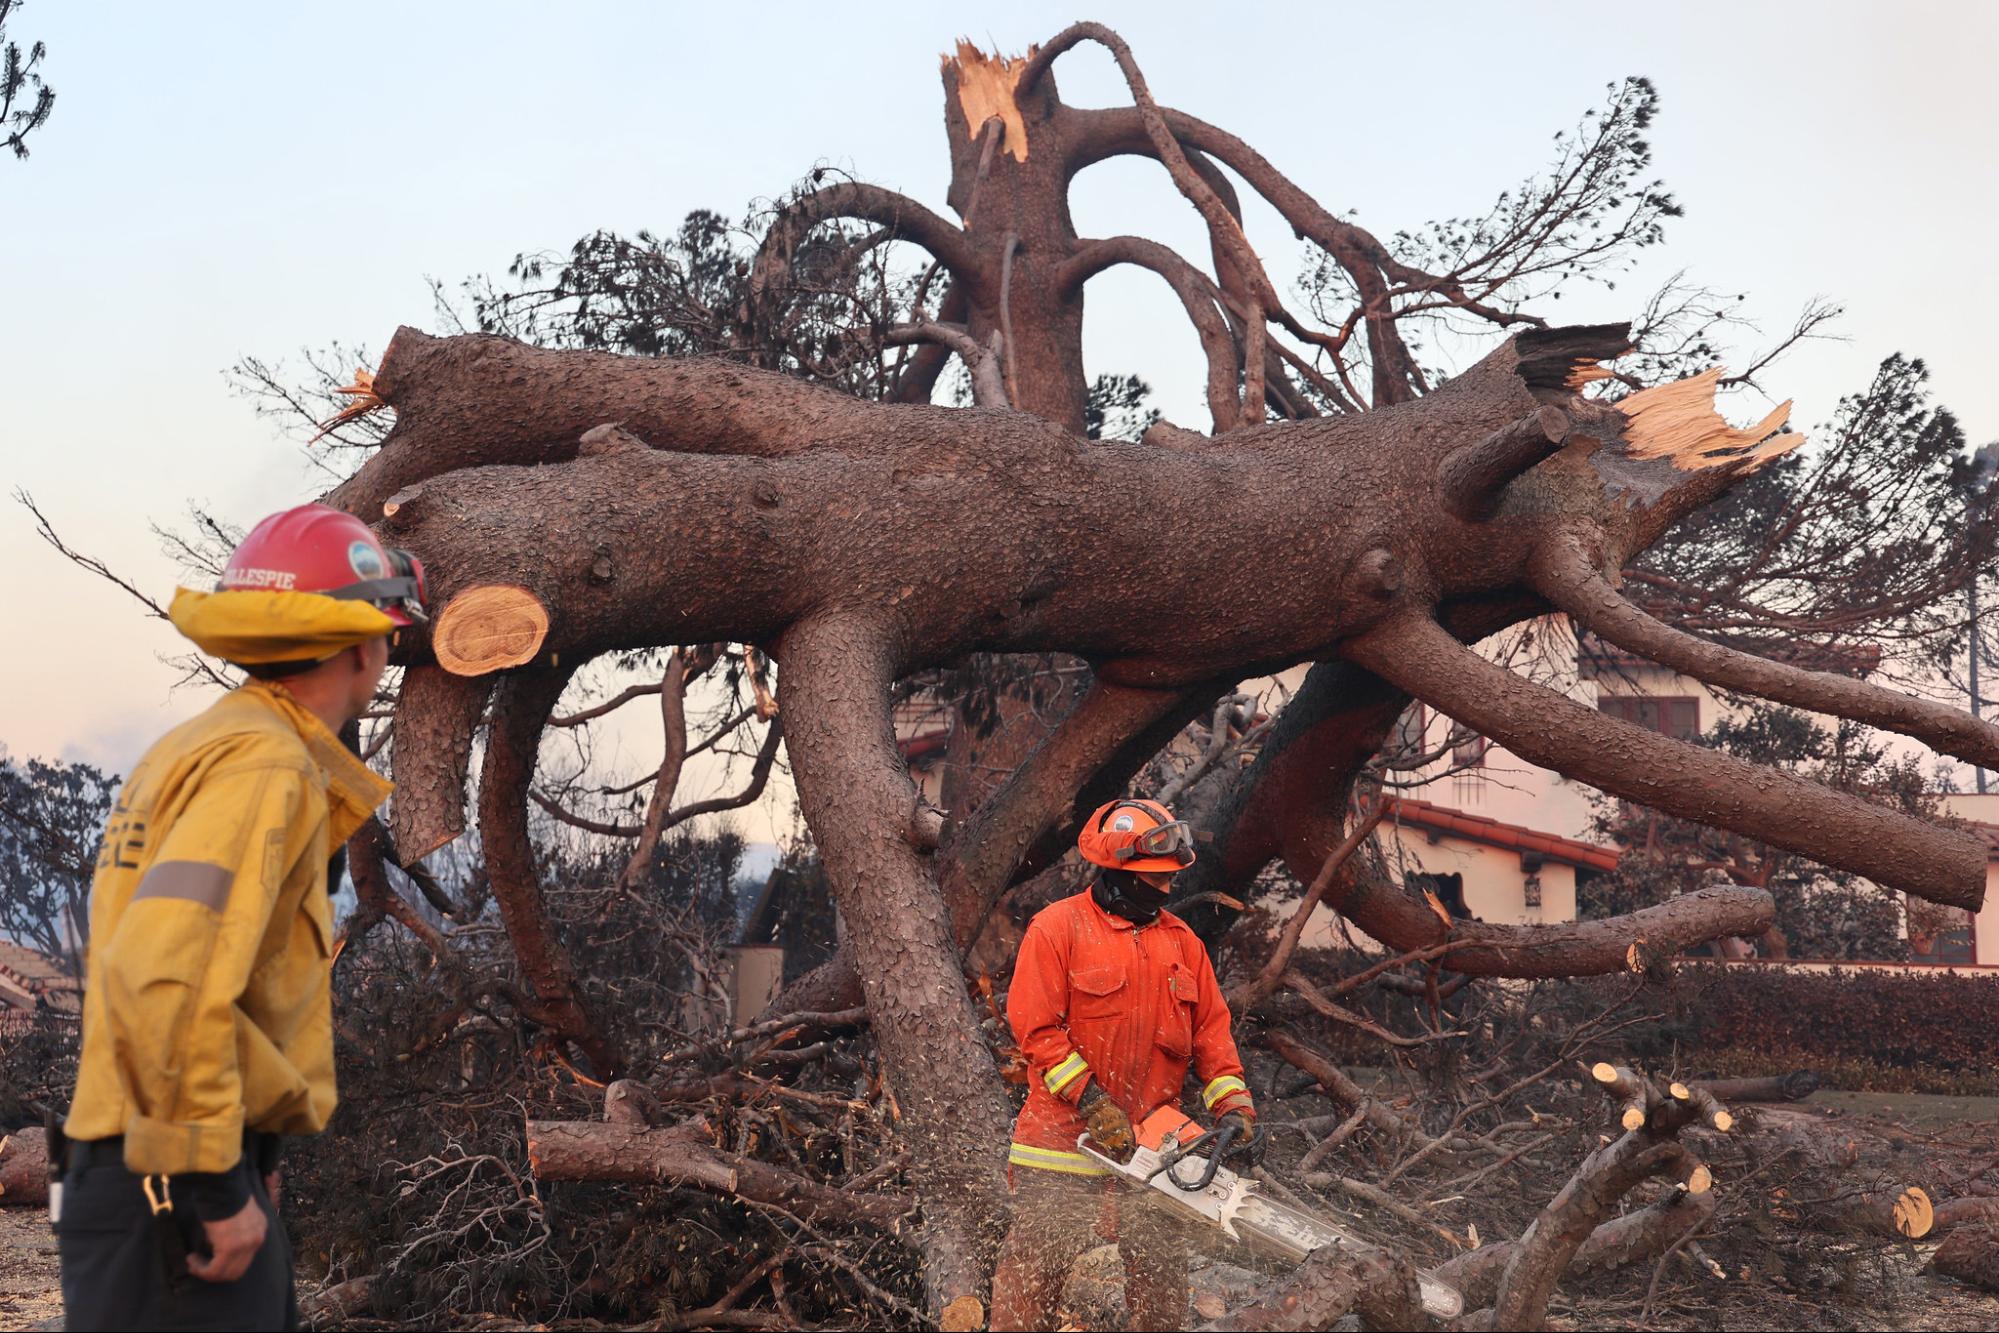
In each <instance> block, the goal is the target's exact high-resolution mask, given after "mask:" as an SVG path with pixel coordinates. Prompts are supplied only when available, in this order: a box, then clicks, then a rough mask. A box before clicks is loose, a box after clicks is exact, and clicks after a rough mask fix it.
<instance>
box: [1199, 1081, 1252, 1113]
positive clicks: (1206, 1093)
mask: <svg viewBox="0 0 1999 1333" xmlns="http://www.w3.org/2000/svg"><path fill="white" fill-rule="evenodd" d="M1248 1091H1249V1084H1247V1083H1245V1082H1243V1081H1242V1080H1241V1079H1239V1078H1237V1077H1236V1076H1235V1075H1234V1074H1223V1075H1222V1076H1221V1077H1220V1078H1218V1079H1216V1080H1215V1081H1214V1082H1212V1083H1210V1084H1209V1085H1208V1086H1207V1087H1205V1088H1203V1089H1201V1105H1203V1106H1205V1107H1207V1108H1208V1109H1209V1110H1211V1111H1212V1110H1213V1109H1214V1107H1215V1103H1216V1102H1218V1101H1220V1100H1221V1099H1222V1098H1224V1097H1226V1096H1228V1095H1229V1094H1230V1093H1232V1092H1248Z"/></svg>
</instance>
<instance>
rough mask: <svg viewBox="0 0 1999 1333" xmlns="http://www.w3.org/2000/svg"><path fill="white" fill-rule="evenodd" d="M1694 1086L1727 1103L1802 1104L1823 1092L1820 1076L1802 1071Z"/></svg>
mask: <svg viewBox="0 0 1999 1333" xmlns="http://www.w3.org/2000/svg"><path fill="white" fill-rule="evenodd" d="M1694 1086H1695V1087H1697V1088H1705V1089H1706V1090H1707V1091H1708V1092H1709V1093H1711V1094H1712V1095H1713V1096H1715V1097H1716V1098H1718V1099H1720V1100H1721V1101H1724V1102H1801V1101H1803V1100H1804V1099H1805V1098H1807V1097H1809V1096H1811V1095H1812V1094H1813V1093H1814V1092H1817V1091H1818V1090H1819V1076H1818V1075H1817V1074H1815V1073H1813V1072H1812V1071H1811V1070H1809V1069H1798V1070H1793V1071H1792V1072H1791V1073H1788V1074H1767V1075H1765V1076H1763V1077H1762V1078H1704V1079H1701V1080H1700V1081H1699V1082H1698V1083H1696V1084H1694Z"/></svg>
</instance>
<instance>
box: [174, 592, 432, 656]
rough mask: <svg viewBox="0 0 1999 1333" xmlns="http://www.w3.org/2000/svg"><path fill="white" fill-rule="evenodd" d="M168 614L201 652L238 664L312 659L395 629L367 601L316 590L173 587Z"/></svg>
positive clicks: (377, 637) (386, 618) (389, 620)
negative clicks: (290, 590)
mask: <svg viewBox="0 0 1999 1333" xmlns="http://www.w3.org/2000/svg"><path fill="white" fill-rule="evenodd" d="M167 619H169V620H171V621H173V626H174V628H175V629H177V630H179V631H180V632H181V633H182V634H183V635H185V636H186V637H187V638H188V639H189V640H191V641H192V642H193V643H194V646H195V647H197V648H199V649H201V651H202V652H204V653H207V654H209V655H210V656H211V657H219V658H222V659H223V660H224V661H226V662H235V663H237V664H239V665H242V666H263V665H265V664H267V663H271V662H310V661H316V660H319V659H322V658H327V657H331V656H333V655H334V654H335V653H337V652H339V651H340V650H341V649H343V648H352V647H355V646H356V645H357V644H363V643H366V642H368V640H370V639H379V638H381V637H383V636H384V635H388V634H393V633H395V631H396V622H395V621H393V620H391V619H389V617H388V616H387V615H386V614H385V613H384V612H382V611H380V610H378V609H377V608H375V607H373V606H370V605H369V604H368V603H367V602H362V601H355V600H352V599H343V598H339V597H328V596H326V595H325V594H324V593H317V592H265V591H261V590H257V591H252V590H246V589H239V590H237V591H234V592H196V591H195V590H194V589H192V588H177V589H175V590H174V600H173V605H172V606H171V607H169V608H168V609H167Z"/></svg>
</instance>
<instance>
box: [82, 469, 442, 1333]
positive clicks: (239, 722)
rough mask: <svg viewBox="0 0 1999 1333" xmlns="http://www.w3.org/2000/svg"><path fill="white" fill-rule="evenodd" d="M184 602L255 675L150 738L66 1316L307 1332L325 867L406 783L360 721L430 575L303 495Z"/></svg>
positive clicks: (101, 907)
mask: <svg viewBox="0 0 1999 1333" xmlns="http://www.w3.org/2000/svg"><path fill="white" fill-rule="evenodd" d="M170 615H171V618H172V620H173V623H174V625H175V627H176V628H178V629H179V630H180V631H181V633H182V634H184V635H186V636H187V637H188V638H190V639H192V640H193V641H194V642H195V644H196V645H197V646H198V647H200V648H201V649H202V650H203V651H204V652H208V653H211V654H213V655H215V656H217V657H221V658H224V659H226V660H228V661H230V662H233V663H235V664H237V665H238V666H240V667H242V668H243V670H244V671H245V672H246V673H247V674H248V675H249V677H250V680H249V681H248V682H247V683H246V684H244V685H243V686H242V687H241V688H239V689H237V690H234V691H232V692H231V693H229V694H228V695H225V696H224V697H223V698H221V699H219V700H218V701H216V703H215V704H214V705H213V706H212V707H210V708H209V709H208V710H207V711H206V712H204V713H203V714H201V715H200V716H199V717H196V718H195V719H193V720H192V721H190V722H187V723H185V724H184V725H182V726H180V727H177V728H175V729H174V730H173V731H171V732H169V733H167V735H166V736H165V737H163V738H162V739H161V740H160V741H159V742H158V743H156V744H155V745H154V746H153V747H152V749H150V750H149V751H147V753H146V755H145V757H144V759H142V760H141V761H140V762H139V764H138V766H137V767H136V768H134V769H133V771H132V774H131V777H130V778H129V779H128V780H127V781H126V783H125V786H124V788H123V790H122V791H121V792H120V793H119V797H118V803H117V805H116V807H115V809H114V810H113V812H112V815H111V818H110V821H109V823H108V824H107V826H106V828H105V831H104V841H103V844H102V847H101V850H100V853H99V856H98V861H97V874H96V878H95V880H94V881H93V882H92V885H91V891H90V939H91V946H90V955H89V959H88V962H87V966H86V973H85V990H84V1002H83V1051H82V1055H81V1059H80V1061H79V1065H78V1071H77V1085H76V1096H75V1098H74V1099H73V1101H72V1102H71V1106H70V1113H69V1118H68V1120H67V1121H66V1122H65V1123H64V1126H63V1135H62V1137H63V1139H64V1140H65V1141H66V1142H65V1145H64V1146H63V1150H62V1151H63V1157H62V1163H63V1176H62V1189H61V1192H60V1194H59V1196H58V1197H59V1199H60V1204H59V1207H58V1212H57V1220H56V1232H57V1240H58V1251H59V1253H60V1254H61V1257H62V1286H63V1304H64V1307H65V1314H66V1321H67V1322H66V1326H67V1327H68V1328H70V1329H72V1330H81V1329H95V1328H168V1327H174V1328H258V1329H263V1328H292V1327H296V1326H297V1323H298V1311H297V1306H296V1303H295V1302H294V1300H293V1296H292V1277H291V1248H290V1245H289V1243H288V1242H287V1241H286V1239H285V1234H284V1228H283V1226H282V1224H280V1223H279V1221H278V1219H277V1210H276V1204H275V1202H274V1199H275V1194H276V1184H277V1181H276V1173H277V1145H278V1136H280V1135H287V1134H315V1133H318V1132H319V1131H320V1130H322V1129H324V1128H325V1127H326V1122H327V1119H328V1117H329V1116H331V1115H332V1113H333V1105H334V1089H333V1025H332V1012H331V975H332V944H333V921H332V909H331V905H330V903H329V901H328V898H327V893H328V885H327V877H328V862H329V859H330V858H331V857H332V856H333V854H334V853H335V852H336V851H337V850H338V849H339V848H340V846H341V845H342V844H343V843H344V842H345V841H346V839H347V837H348V835H349V834H351V833H353V832H354V830H355V829H356V828H357V827H358V826H359V825H360V824H361V823H362V822H363V821H364V820H366V819H367V817H368V816H369V814H370V813H371V812H372V811H373V810H374V809H375V807H376V806H377V805H379V804H380V803H381V801H382V799H383V798H384V797H385V796H386V795H387V794H388V790H389V788H388V784H387V783H386V782H384V781H383V780H382V779H381V778H379V777H377V776H375V774H373V773H371V772H370V771H369V770H368V768H367V767H366V766H365V765H364V764H363V763H362V762H361V760H360V759H359V757H357V756H356V755H355V754H353V753H352V752H351V751H349V750H348V749H347V747H345V746H344V745H342V744H341V742H340V740H339V739H338V735H337V733H338V732H339V731H340V730H341V729H342V728H343V727H345V726H346V725H347V724H349V723H351V722H353V721H354V720H356V719H357V718H358V717H359V716H360V714H361V712H362V711H363V710H364V709H365V708H367V706H368V705H369V703H370V701H371V700H372V699H373V697H374V693H375V688H376V685H377V683H378V682H379V681H380V679H381V675H382V671H383V668H384V667H385V666H386V665H387V662H388V653H389V640H390V636H391V635H392V634H393V633H394V632H395V631H396V629H397V627H398V626H402V625H408V624H411V623H413V620H415V619H417V618H420V617H421V615H422V567H421V566H420V565H419V564H418V563H417V562H416V561H415V560H414V558H413V557H410V556H409V555H408V554H407V553H405V552H401V551H394V550H390V549H388V548H385V547H384V546H383V545H382V544H381V543H380V542H379V541H378V540H377V539H376V538H375V535H374V534H373V533H372V532H371V531H369V529H368V527H367V526H366V525H365V524H363V523H361V522H360V521H359V520H358V519H355V518H353V517H351V516H349V515H347V514H343V513H340V512H339V511H337V510H334V509H329V508H326V507H324V506H321V505H306V506H302V507H300V508H297V509H292V510H288V511H286V512H284V513H282V514H275V515H273V516H271V517H270V518H267V519H265V520H264V521H263V522H262V523H260V524H258V525H257V527H256V528H255V529H254V530H253V531H252V532H251V533H250V535H249V536H248V537H247V538H245V539H244V541H243V543H242V545H240V546H239V547H237V548H236V551H235V553H234V554H233V555H232V556H231V558H230V560H229V564H228V566H227V568H226V569H225V570H224V572H223V575H222V578H221V580H220V582H219V583H218V585H217V587H216V589H215V590H214V591H213V592H194V591H190V590H187V589H182V590H181V591H180V592H179V593H178V594H176V596H175V598H174V602H173V606H172V608H171V612H170Z"/></svg>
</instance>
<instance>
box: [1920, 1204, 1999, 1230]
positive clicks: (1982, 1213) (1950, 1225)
mask: <svg viewBox="0 0 1999 1333" xmlns="http://www.w3.org/2000/svg"><path fill="white" fill-rule="evenodd" d="M1959 1227H1993V1228H1999V1199H1987V1198H1966V1199H1951V1200H1949V1201H1947V1202H1945V1203H1940V1204H1938V1205H1936V1208H1935V1210H1934V1218H1933V1222H1932V1225H1931V1227H1930V1234H1931V1235H1941V1234H1943V1233H1944V1232H1946V1231H1955V1230H1956V1229H1958V1228H1959Z"/></svg>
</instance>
